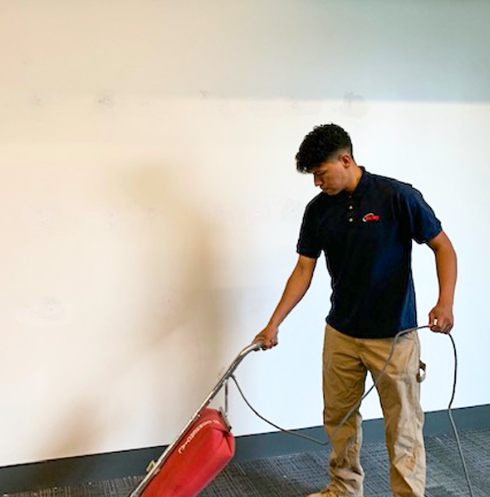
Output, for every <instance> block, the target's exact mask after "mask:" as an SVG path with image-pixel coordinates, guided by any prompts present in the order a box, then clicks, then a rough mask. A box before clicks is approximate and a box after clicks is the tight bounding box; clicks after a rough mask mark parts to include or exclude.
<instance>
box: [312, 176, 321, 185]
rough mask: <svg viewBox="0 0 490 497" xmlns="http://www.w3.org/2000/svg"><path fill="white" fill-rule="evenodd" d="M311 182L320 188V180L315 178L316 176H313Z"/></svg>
mask: <svg viewBox="0 0 490 497" xmlns="http://www.w3.org/2000/svg"><path fill="white" fill-rule="evenodd" d="M313 181H314V183H315V186H320V185H321V184H322V182H321V181H320V179H319V178H317V177H316V176H313Z"/></svg>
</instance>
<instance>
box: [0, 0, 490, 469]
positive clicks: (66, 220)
mask: <svg viewBox="0 0 490 497" xmlns="http://www.w3.org/2000/svg"><path fill="white" fill-rule="evenodd" d="M489 14H490V6H489V5H488V3H486V2H483V1H481V2H480V1H468V0H467V1H465V2H461V1H456V0H453V1H451V0H439V1H437V2H436V1H432V2H426V1H424V2H422V1H418V2H411V3H410V5H406V2H403V1H401V0H397V1H390V2H387V1H381V0H378V1H374V0H373V1H361V0H356V1H355V0H351V1H348V2H345V1H342V2H341V1H320V0H307V1H299V0H286V1H284V0H281V1H279V0H268V1H265V2H264V1H260V2H259V1H257V2H246V1H242V0H232V1H223V0H222V1H219V0H209V1H207V2H198V1H197V0H185V1H180V2H170V1H166V0H160V1H157V0H119V1H116V0H112V1H105V2H100V1H96V0H84V1H83V2H75V1H69V2H67V1H62V0H43V1H34V0H15V1H14V0H4V1H3V2H1V3H0V71H1V75H0V115H1V119H0V182H1V183H0V184H1V185H2V186H1V192H2V193H1V195H0V229H1V233H2V243H1V245H0V260H1V261H2V264H1V268H2V269H1V275H2V283H3V284H2V285H1V287H0V334H1V347H0V399H1V405H2V409H1V412H2V415H1V423H0V440H1V444H0V465H9V464H16V463H25V462H31V461H38V460H43V459H48V458H59V457H65V456H72V455H80V454H90V453H98V452H106V451H115V450H121V449H132V448H138V447H146V446H154V445H160V444H166V443H169V442H170V441H171V440H172V439H173V438H174V436H175V435H176V434H177V433H178V431H179V430H180V428H181V427H182V425H183V424H184V423H185V422H186V420H187V419H188V418H189V417H190V415H191V414H192V413H193V412H194V410H195V409H196V408H197V406H198V405H199V404H200V402H201V400H202V399H203V397H204V396H205V395H206V394H207V393H208V391H209V390H210V389H211V388H212V387H213V386H214V384H215V383H216V381H217V378H218V375H219V374H220V372H222V371H223V369H224V368H225V367H226V366H228V365H229V364H230V363H231V361H232V360H233V358H234V357H235V355H236V354H237V353H238V351H239V350H241V348H243V347H244V346H245V345H247V344H248V343H249V341H250V340H251V338H252V337H253V336H254V335H255V334H256V333H257V332H258V331H259V330H260V328H261V326H263V325H264V324H265V323H266V321H267V320H268V317H269V315H270V313H271V312H272V309H273V307H274V305H275V304H276V302H277V299H278V298H279V296H280V294H281V292H282V289H283V286H284V283H285V281H286V278H287V277H288V275H289V272H290V271H291V269H292V267H293V265H294V263H295V261H296V257H297V256H296V254H295V244H296V239H297V235H298V230H299V223H300V220H301V217H302V213H303V209H304V206H305V204H306V203H307V202H308V200H309V199H310V198H311V197H312V196H313V195H315V194H316V192H315V190H314V188H313V185H312V181H311V178H310V177H308V176H301V175H298V174H297V173H296V172H295V169H294V154H295V153H296V150H297V147H298V145H299V143H300V142H301V140H302V138H303V136H304V135H305V134H306V133H307V132H308V131H309V130H310V129H311V128H312V127H313V126H314V125H315V124H320V123H324V122H331V121H333V122H336V123H338V124H340V125H343V126H345V128H346V129H347V130H348V131H350V133H351V136H352V138H353V140H354V144H355V155H356V158H357V160H358V161H359V163H361V164H363V165H365V166H366V167H367V168H368V169H369V170H371V171H373V172H378V173H381V174H386V175H389V176H394V177H398V178H400V179H403V180H405V181H410V182H412V183H413V184H414V185H415V186H417V187H418V188H420V189H421V190H422V191H423V192H424V195H425V197H426V198H427V200H428V201H429V202H430V203H431V204H432V205H433V207H434V208H435V210H436V212H437V213H438V215H439V216H440V218H441V219H442V221H443V224H444V227H445V229H446V231H447V232H448V234H449V235H450V237H451V238H452V240H453V242H454V244H455V246H456V249H457V252H458V255H459V262H460V276H459V283H458V292H457V302H456V308H455V311H456V323H457V324H456V328H455V331H454V336H455V338H456V340H457V343H458V351H459V356H460V357H459V360H460V376H459V388H458V394H457V397H456V402H455V407H460V406H470V405H476V404H484V403H488V402H490V387H489V386H488V379H487V375H486V374H482V373H481V371H485V367H486V365H487V350H488V348H489V345H490V338H489V334H488V333H487V330H486V320H485V309H486V307H487V305H488V304H487V300H488V299H487V297H488V290H487V284H486V283H487V281H489V279H490V264H489V262H488V256H487V247H488V244H489V242H490V227H489V221H488V219H487V217H486V216H487V212H488V211H489V207H490V200H489V198H488V194H487V191H486V186H487V184H488V180H489V179H490V172H489V171H490V167H489V166H490V164H489V162H490V160H489V155H490V154H489V152H490V150H489V142H488V139H487V136H486V135H487V129H488V123H489V118H490V106H489V102H490V85H489V84H488V82H489V77H490V74H489V72H490V69H489V65H488V60H489V55H490V48H489V47H490V43H489V42H490V39H489V38H490V36H489V35H488V34H487V33H488V30H487V29H486V19H488V15H489ZM414 266H415V269H414V271H415V277H416V280H417V292H418V302H419V312H420V315H421V322H425V316H426V314H427V312H428V311H429V310H430V308H431V307H432V306H433V304H434V303H435V300H436V298H437V284H436V277H435V269H434V264H433V256H432V254H431V252H430V251H429V250H428V249H427V248H426V247H418V246H417V247H415V249H414ZM329 295H330V292H329V281H328V278H327V276H326V271H325V269H324V263H323V261H322V262H320V264H319V267H318V270H317V273H316V275H315V279H314V283H313V285H312V288H311V289H310V292H309V293H308V295H307V296H306V297H305V300H304V301H303V302H302V303H301V304H300V306H299V307H298V308H297V309H296V310H295V311H294V312H293V313H292V315H291V316H290V317H289V318H288V320H287V321H286V323H285V324H284V326H283V327H282V335H281V346H280V347H278V348H276V349H274V351H271V352H268V353H258V354H253V355H251V356H250V357H249V358H247V359H246V361H245V362H244V363H243V364H242V365H241V366H240V369H239V370H238V373H237V376H238V378H239V379H240V380H241V382H242V384H243V387H244V389H245V391H246V392H247V393H248V394H249V397H250V400H252V401H253V403H254V405H255V406H256V407H257V408H258V409H259V411H261V412H262V413H263V414H265V415H266V416H269V417H270V418H272V419H273V420H274V421H276V422H277V423H278V424H282V425H284V426H287V427H290V428H298V427H306V426H312V425H319V424H321V411H322V406H321V361H320V359H321V357H320V356H321V346H322V338H323V337H322V334H323V326H324V323H323V319H324V316H325V315H326V313H327V312H328V299H329ZM422 342H423V348H424V358H425V360H426V361H427V362H428V364H429V378H428V380H427V382H426V383H425V384H424V392H423V404H424V408H425V409H426V410H428V411H430V410H436V409H443V408H444V407H445V406H446V404H447V401H448V399H449V395H450V388H451V374H452V369H451V368H452V358H451V347H450V342H449V340H447V339H446V338H444V337H441V336H438V335H437V336H436V335H432V334H430V333H427V332H425V333H424V334H423V338H422ZM230 414H231V420H232V423H233V425H234V433H235V434H236V435H241V434H250V433H259V432H264V431H269V427H268V426H267V425H264V424H263V423H262V422H261V421H260V420H258V419H256V418H255V417H254V416H253V414H251V413H250V412H249V411H248V410H247V408H246V407H245V406H244V404H243V403H242V402H241V400H240V399H239V398H238V394H235V393H233V396H232V400H231V413H230ZM363 414H364V416H365V417H366V418H374V417H379V416H380V409H379V406H378V401H377V399H376V397H375V396H373V397H372V398H370V399H367V401H366V402H365V404H364V406H363Z"/></svg>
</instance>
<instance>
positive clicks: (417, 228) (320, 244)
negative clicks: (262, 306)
mask: <svg viewBox="0 0 490 497" xmlns="http://www.w3.org/2000/svg"><path fill="white" fill-rule="evenodd" d="M361 169H362V172H363V174H362V177H361V180H360V182H359V184H358V185H357V188H356V189H355V190H354V192H352V193H349V192H345V191H344V192H341V193H339V194H338V195H335V196H329V195H327V194H326V193H324V192H322V193H320V194H319V195H317V196H316V197H315V198H314V199H313V200H312V201H311V202H310V203H309V204H308V205H307V207H306V210H305V214H304V218H303V223H302V226H301V232H300V236H299V241H298V246H297V251H298V253H299V254H300V255H304V256H306V257H311V258H318V257H319V256H320V254H321V252H322V251H323V252H324V253H325V257H326V261H327V269H328V272H329V273H330V276H331V281H332V295H331V298H330V300H331V309H330V313H329V314H328V316H327V322H328V323H329V324H330V325H331V326H333V327H334V328H335V329H337V330H338V331H340V332H342V333H345V334H347V335H350V336H353V337H357V338H388V337H393V336H394V335H396V333H397V332H398V331H400V330H404V329H407V328H412V327H414V326H417V311H416V307H415V289H414V285H413V278H412V240H415V241H416V242H417V243H426V242H428V241H429V240H431V239H432V238H434V237H435V236H436V235H437V234H439V233H440V232H441V230H442V227H441V223H440V221H439V220H438V219H437V217H436V216H435V214H434V211H433V210H432V209H431V207H430V206H429V205H428V204H427V203H426V202H425V200H424V198H423V197H422V194H421V193H420V192H419V191H418V190H416V189H415V188H413V187H412V186H411V185H409V184H407V183H402V182H401V181H397V180H395V179H391V178H386V177H383V176H379V175H377V174H371V173H369V172H367V171H366V170H365V169H364V168H363V167H361Z"/></svg>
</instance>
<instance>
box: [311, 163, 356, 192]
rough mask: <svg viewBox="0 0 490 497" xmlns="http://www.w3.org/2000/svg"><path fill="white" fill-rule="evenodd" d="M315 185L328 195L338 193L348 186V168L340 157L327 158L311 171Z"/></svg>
mask: <svg viewBox="0 0 490 497" xmlns="http://www.w3.org/2000/svg"><path fill="white" fill-rule="evenodd" d="M311 172H312V173H313V179H314V182H315V186H318V187H320V188H321V189H322V191H324V192H325V193H326V194H327V195H331V196H333V195H338V194H339V193H340V192H341V191H343V190H344V189H345V188H346V186H347V179H348V177H347V170H346V167H345V165H344V163H343V161H342V160H341V158H340V157H338V158H336V159H334V160H326V161H325V162H322V164H320V165H319V166H317V167H315V168H313V169H312V171H311Z"/></svg>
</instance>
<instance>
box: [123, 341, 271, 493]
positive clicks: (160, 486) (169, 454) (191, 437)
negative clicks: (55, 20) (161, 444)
mask: <svg viewBox="0 0 490 497" xmlns="http://www.w3.org/2000/svg"><path fill="white" fill-rule="evenodd" d="M261 346H262V343H261V342H257V343H253V344H251V345H249V346H248V347H245V348H244V349H243V350H242V351H241V352H240V353H239V354H238V356H237V357H236V359H235V360H234V361H233V363H232V364H231V366H230V367H229V368H228V370H227V371H226V372H225V373H224V374H223V376H222V377H221V378H220V380H219V381H218V383H217V385H216V386H215V387H214V388H213V390H212V391H211V392H210V394H209V395H208V396H207V397H206V399H205V400H204V402H203V403H202V404H201V406H200V407H199V409H198V410H197V411H196V412H195V413H194V415H193V416H192V418H191V419H190V420H189V422H188V423H187V424H186V425H185V427H184V429H183V430H182V432H181V433H180V435H179V436H178V437H177V438H176V439H175V441H174V442H173V443H172V444H171V445H169V446H168V447H167V449H166V450H165V452H164V453H163V454H162V455H161V456H160V458H159V459H158V460H157V461H152V462H151V463H150V465H149V466H148V470H147V471H148V472H147V474H146V476H145V478H144V479H143V480H142V481H141V483H140V484H139V485H138V487H137V488H136V489H135V490H134V491H133V492H132V493H131V495H130V496H129V497H195V496H197V495H198V494H199V492H201V491H202V490H203V489H204V488H206V486H207V485H209V483H211V481H212V480H213V479H214V478H215V477H216V476H217V475H218V473H219V472H220V471H221V470H222V469H223V468H224V467H225V466H226V465H227V464H228V462H229V461H230V460H231V459H232V458H233V456H234V455H235V439H234V437H233V435H232V433H231V427H230V425H229V424H228V421H227V420H226V415H225V413H223V412H222V411H217V410H216V409H209V408H208V407H207V406H208V405H209V403H210V402H211V401H212V400H213V399H214V397H215V396H216V395H217V394H218V392H219V391H220V390H221V388H222V387H223V385H225V388H226V389H227V385H228V383H227V380H228V379H229V378H230V376H231V375H232V374H233V372H234V371H235V369H236V368H237V367H238V365H239V364H240V363H241V362H242V360H243V358H244V357H245V356H246V355H248V354H249V353H250V352H252V351H254V350H258V349H260V348H261ZM227 398H228V396H227V395H226V399H227ZM226 410H227V406H226V405H225V411H226Z"/></svg>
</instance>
